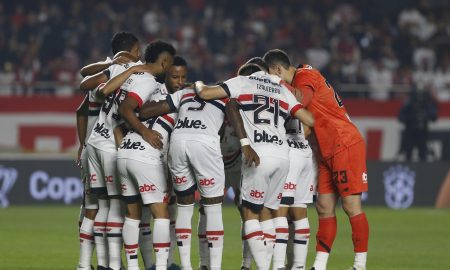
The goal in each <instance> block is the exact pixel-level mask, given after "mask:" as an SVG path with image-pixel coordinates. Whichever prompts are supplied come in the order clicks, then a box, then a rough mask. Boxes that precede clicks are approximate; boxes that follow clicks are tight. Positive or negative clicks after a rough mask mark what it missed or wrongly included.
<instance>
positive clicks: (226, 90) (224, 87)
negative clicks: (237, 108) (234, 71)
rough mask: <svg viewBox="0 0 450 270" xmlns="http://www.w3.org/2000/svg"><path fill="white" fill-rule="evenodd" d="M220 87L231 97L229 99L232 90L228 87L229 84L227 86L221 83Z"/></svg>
mask: <svg viewBox="0 0 450 270" xmlns="http://www.w3.org/2000/svg"><path fill="white" fill-rule="evenodd" d="M219 86H220V87H222V88H223V90H225V92H226V93H227V96H229V97H230V96H231V93H230V88H228V85H227V84H225V83H220V84H219Z"/></svg>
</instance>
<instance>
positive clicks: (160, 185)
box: [117, 158, 169, 204]
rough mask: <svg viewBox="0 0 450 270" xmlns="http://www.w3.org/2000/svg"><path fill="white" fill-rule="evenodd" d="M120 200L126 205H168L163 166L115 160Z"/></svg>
mask: <svg viewBox="0 0 450 270" xmlns="http://www.w3.org/2000/svg"><path fill="white" fill-rule="evenodd" d="M117 171H118V174H119V177H120V182H121V187H122V198H123V200H124V201H125V202H127V203H136V202H138V201H140V200H139V198H142V203H143V204H150V203H162V202H164V203H168V199H169V198H168V195H167V171H166V169H165V166H164V165H162V164H161V165H156V164H149V163H145V162H142V161H137V160H133V159H128V158H119V159H117Z"/></svg>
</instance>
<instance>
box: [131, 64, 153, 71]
mask: <svg viewBox="0 0 450 270" xmlns="http://www.w3.org/2000/svg"><path fill="white" fill-rule="evenodd" d="M150 69H151V67H150V66H149V65H146V64H142V65H135V66H132V67H131V68H130V71H131V72H132V73H142V72H150V71H151V70H150Z"/></svg>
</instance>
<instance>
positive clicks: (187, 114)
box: [167, 89, 228, 144]
mask: <svg viewBox="0 0 450 270" xmlns="http://www.w3.org/2000/svg"><path fill="white" fill-rule="evenodd" d="M227 102H228V98H226V99H220V100H203V99H200V98H199V97H198V96H196V95H195V91H194V90H193V89H183V90H180V91H177V92H175V93H173V94H171V95H168V96H167V103H168V104H169V106H170V107H171V109H172V110H173V111H178V120H177V122H176V124H175V129H174V131H173V134H172V139H171V140H178V139H181V140H197V141H200V142H214V143H217V144H218V143H219V141H220V138H219V130H220V127H221V126H222V124H223V120H224V117H225V106H226V104H227Z"/></svg>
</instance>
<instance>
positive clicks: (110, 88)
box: [96, 64, 151, 99]
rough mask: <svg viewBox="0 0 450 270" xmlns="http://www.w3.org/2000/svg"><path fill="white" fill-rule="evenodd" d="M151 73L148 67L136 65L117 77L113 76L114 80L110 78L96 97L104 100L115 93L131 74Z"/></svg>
mask: <svg viewBox="0 0 450 270" xmlns="http://www.w3.org/2000/svg"><path fill="white" fill-rule="evenodd" d="M149 71H151V70H150V68H149V66H148V65H145V64H144V65H136V66H132V67H130V68H129V69H127V70H125V71H124V72H122V73H120V74H119V75H117V76H115V77H114V78H111V79H110V80H109V81H108V82H107V83H106V84H105V86H103V87H102V88H101V89H99V91H98V92H97V93H96V96H97V97H98V98H100V99H104V98H105V97H107V96H108V95H109V94H111V93H112V92H114V91H116V90H117V89H118V88H120V86H122V84H123V83H124V82H125V81H126V80H127V79H128V78H129V77H130V76H131V75H132V74H133V73H140V72H149Z"/></svg>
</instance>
